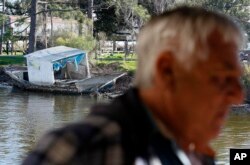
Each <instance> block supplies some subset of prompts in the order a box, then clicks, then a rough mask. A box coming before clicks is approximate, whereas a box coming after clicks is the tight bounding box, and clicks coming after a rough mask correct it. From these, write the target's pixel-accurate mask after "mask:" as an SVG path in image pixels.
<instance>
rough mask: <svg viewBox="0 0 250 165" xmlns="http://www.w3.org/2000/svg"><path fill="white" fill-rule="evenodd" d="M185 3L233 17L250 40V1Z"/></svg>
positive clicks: (197, 0)
mask: <svg viewBox="0 0 250 165" xmlns="http://www.w3.org/2000/svg"><path fill="white" fill-rule="evenodd" d="M184 2H185V4H189V5H193V6H202V7H204V8H206V9H209V10H212V11H218V12H222V13H224V14H227V15H229V16H231V17H232V18H233V19H234V20H235V21H236V22H238V24H240V25H241V26H242V27H243V28H244V30H245V31H246V33H247V34H248V39H249V40H250V23H249V22H248V21H249V20H250V15H249V13H250V8H249V7H250V0H234V1H232V0H185V1H184Z"/></svg>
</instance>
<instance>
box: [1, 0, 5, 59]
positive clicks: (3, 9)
mask: <svg viewBox="0 0 250 165" xmlns="http://www.w3.org/2000/svg"><path fill="white" fill-rule="evenodd" d="M2 2H3V4H2V5H3V6H2V7H3V8H2V11H3V14H5V0H2ZM4 21H5V20H4V19H3V21H2V26H1V38H0V55H2V53H3V36H4Z"/></svg>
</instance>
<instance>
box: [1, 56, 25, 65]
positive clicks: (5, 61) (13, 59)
mask: <svg viewBox="0 0 250 165" xmlns="http://www.w3.org/2000/svg"><path fill="white" fill-rule="evenodd" d="M24 63H25V58H24V57H23V56H3V55H1V56H0V65H23V64H24Z"/></svg>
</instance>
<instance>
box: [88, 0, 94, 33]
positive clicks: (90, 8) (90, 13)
mask: <svg viewBox="0 0 250 165" xmlns="http://www.w3.org/2000/svg"><path fill="white" fill-rule="evenodd" d="M93 4H94V1H93V0H88V18H89V19H91V22H92V25H91V27H90V33H91V35H92V36H93V26H94V25H93Z"/></svg>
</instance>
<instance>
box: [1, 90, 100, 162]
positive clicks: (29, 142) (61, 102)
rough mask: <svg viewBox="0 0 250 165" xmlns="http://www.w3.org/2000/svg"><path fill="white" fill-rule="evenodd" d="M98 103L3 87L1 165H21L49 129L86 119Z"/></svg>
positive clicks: (83, 98) (85, 98)
mask: <svg viewBox="0 0 250 165" xmlns="http://www.w3.org/2000/svg"><path fill="white" fill-rule="evenodd" d="M94 103H96V100H95V99H92V98H90V97H86V96H65V95H52V94H38V93H30V92H23V91H12V88H10V87H5V86H0V131H1V134H0V157H1V159H0V164H20V162H21V160H22V159H23V156H24V155H26V153H27V152H28V151H29V150H30V149H31V148H32V147H33V145H34V143H35V142H36V141H37V140H38V138H40V137H41V135H42V134H44V133H45V132H46V131H47V130H48V129H51V128H56V127H60V126H62V125H63V124H65V123H68V122H73V121H77V120H81V119H83V117H84V116H85V115H86V114H87V113H88V107H90V106H91V105H92V104H94Z"/></svg>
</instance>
